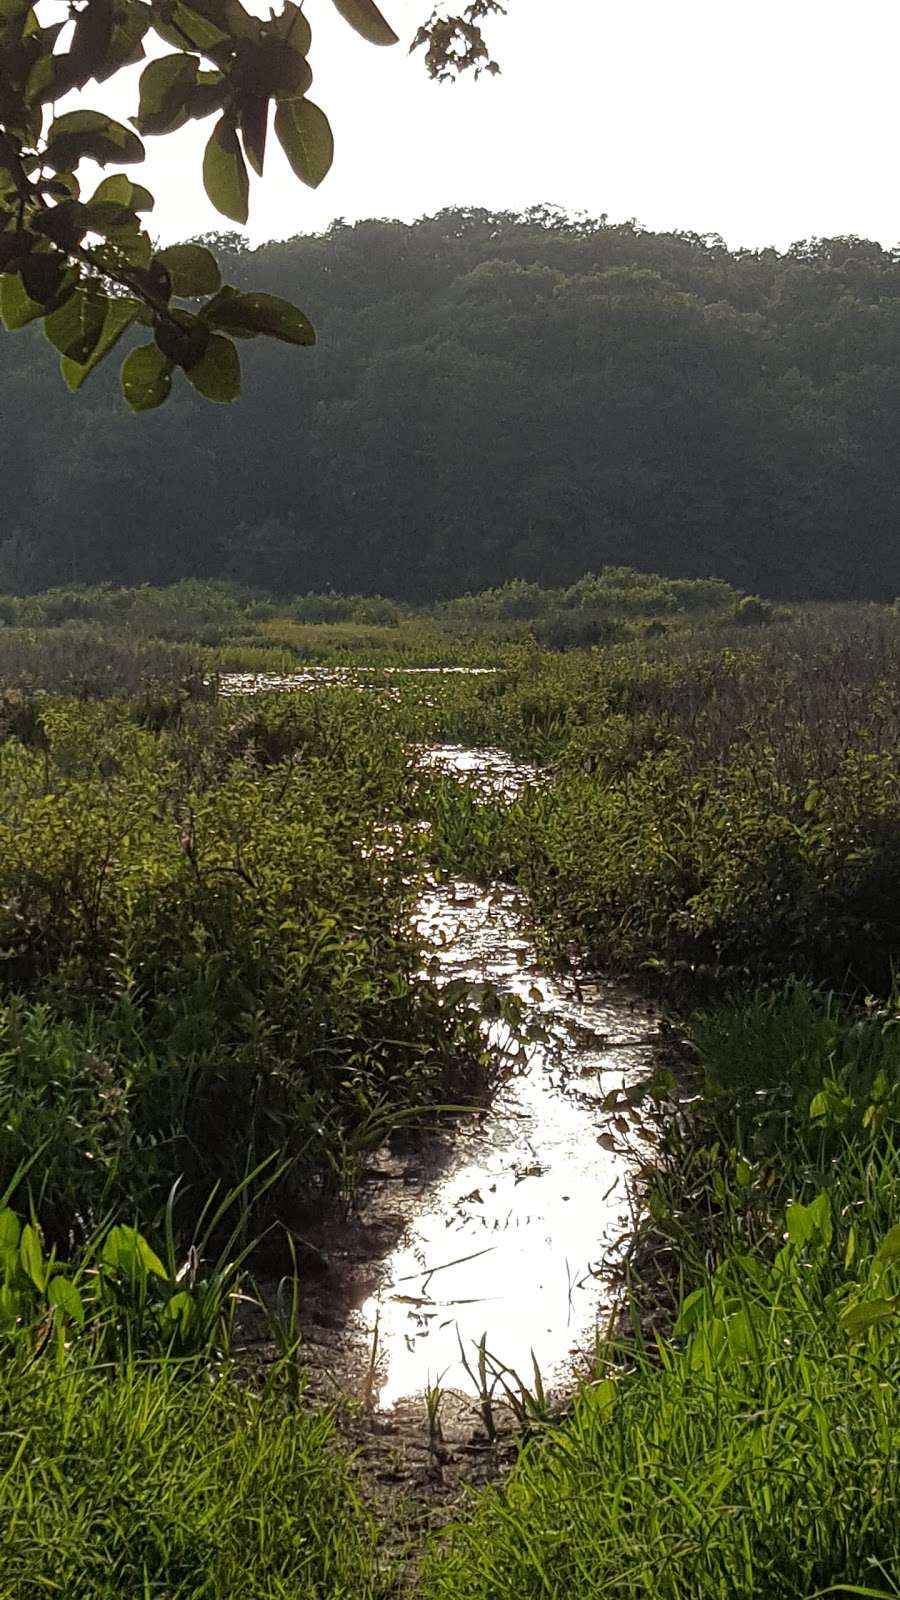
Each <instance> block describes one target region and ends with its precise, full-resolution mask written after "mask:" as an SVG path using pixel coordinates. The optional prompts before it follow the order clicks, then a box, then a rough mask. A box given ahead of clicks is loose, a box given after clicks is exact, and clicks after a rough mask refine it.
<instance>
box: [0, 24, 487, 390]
mask: <svg viewBox="0 0 900 1600" xmlns="http://www.w3.org/2000/svg"><path fill="white" fill-rule="evenodd" d="M333 4H334V5H335V7H336V9H337V10H338V11H339V12H340V13H341V15H342V16H343V17H344V18H345V19H346V21H347V22H349V23H350V24H351V26H352V27H353V28H355V29H356V31H357V32H358V33H360V34H361V35H362V36H363V38H365V39H366V40H368V41H369V42H370V43H371V44H377V45H389V44H394V43H396V42H397V36H396V34H395V33H394V31H393V29H392V28H391V26H390V24H389V23H388V22H387V21H386V19H385V17H384V16H383V15H382V13H381V11H380V10H379V9H378V7H377V5H376V4H375V0H333ZM498 9H500V8H499V6H498V5H497V4H496V0H473V4H471V5H470V6H469V8H468V10H467V12H466V14H465V16H464V17H453V18H446V17H444V16H442V15H437V14H436V15H435V16H434V17H432V19H431V21H430V22H429V23H428V24H427V25H426V27H425V28H424V29H422V30H420V34H419V35H417V38H416V40H415V41H414V48H415V47H416V46H417V45H420V44H424V45H425V46H426V48H427V51H428V55H427V62H428V67H429V70H430V71H431V73H432V76H445V75H446V74H447V72H448V71H452V70H456V71H459V70H464V69H465V68H466V67H469V66H474V67H475V69H476V71H478V70H480V69H481V67H483V66H484V64H485V58H486V55H487V52H486V50H485V49H484V48H483V47H482V48H481V49H480V50H479V46H478V39H479V38H480V27H479V18H480V17H481V16H483V15H486V14H487V12H488V11H491V10H498ZM54 11H55V12H56V13H57V17H56V20H53V21H49V20H45V15H47V14H52V13H53V12H54ZM448 30H449V31H448ZM473 30H474V32H473ZM153 35H155V36H156V38H157V40H161V41H162V42H163V43H164V44H165V45H167V46H168V47H169V51H168V53H166V54H164V55H161V56H154V58H153V59H151V60H149V61H148V63H147V65H146V66H145V67H144V70H143V72H142V73H141V78H140V96H139V104H138V109H137V115H136V116H135V117H134V118H133V119H132V122H133V127H126V126H125V125H123V124H122V123H119V122H116V121H114V120H113V119H112V118H111V117H108V116H107V115H106V114H105V113H103V112H101V111H95V110H91V109H89V108H87V107H86V106H83V105H81V104H77V101H80V99H81V98H82V97H83V96H82V92H83V91H84V89H85V86H86V85H87V84H88V83H90V82H91V81H95V82H97V83H104V82H106V81H107V80H109V79H112V78H114V77H115V76H116V74H117V73H119V72H121V71H122V70H123V69H124V68H126V67H130V66H132V65H134V64H135V63H136V62H139V61H140V60H142V59H143V58H144V57H145V55H146V53H147V51H146V45H147V42H148V41H149V39H150V38H151V37H152V36H153ZM311 42H312V34H311V29H310V25H309V22H308V21H307V19H306V16H305V14H304V12H303V9H302V7H301V5H297V4H295V3H294V0H282V5H281V10H280V11H278V12H276V11H275V10H274V9H273V10H272V11H270V12H269V14H268V16H266V17H256V16H252V15H251V14H250V13H249V12H248V11H246V10H245V9H244V7H243V5H242V4H241V3H240V0H190V3H188V0H44V3H43V4H42V6H41V16H40V19H39V18H38V15H37V13H36V12H35V10H34V9H33V8H32V6H31V4H30V3H29V0H0V318H2V322H3V325H4V327H5V328H7V329H9V330H14V329H18V328H22V327H24V326H25V325H26V324H27V323H30V322H34V321H37V320H39V319H41V320H43V325H44V330H45V332H46V335H47V338H48V339H49V340H50V343H51V344H52V345H54V346H55V348H56V349H57V350H58V351H59V353H60V358H61V367H62V373H63V377H64V378H65V381H66V383H67V385H68V387H69V388H70V389H73V390H74V389H78V388H80V386H81V385H82V384H83V383H84V381H85V379H86V378H87V377H89V376H90V374H91V372H92V371H93V370H94V368H95V367H97V366H98V365H99V363H100V362H101V361H102V360H103V359H104V358H105V357H106V356H108V355H109V353H110V352H111V350H112V349H113V347H114V346H115V345H116V344H117V342H118V340H119V339H120V338H121V337H122V335H123V334H124V333H125V332H126V330H127V329H129V328H131V327H132V326H133V325H135V324H137V325H139V326H143V327H145V328H146V329H147V330H148V333H149V340H148V342H147V343H145V344H142V345H140V346H138V347H137V348H136V349H134V350H132V351H131V352H130V353H129V355H128V356H127V357H126V359H125V362H124V364H123V367H122V389H123V392H124V395H125V398H126V400H127V401H128V403H129V405H130V406H132V407H133V408H134V409H135V410H136V411H146V410H150V409H152V408H153V407H154V406H158V405H160V404H161V403H162V402H163V401H164V400H165V399H166V398H167V396H168V394H169V392H170V390H171V387H172V378H173V374H174V372H175V369H176V368H180V369H181V370H182V371H183V372H184V373H185V375H186V377H187V379H188V381H189V382H190V383H191V384H192V385H193V386H194V388H195V389H197V390H198V391H199V392H200V393H201V394H203V395H205V396H207V397H208V398H209V399H211V400H233V399H234V398H235V397H236V395H237V394H238V393H239V391H240V362H239V358H238V353H237V347H236V345H235V343H234V340H235V339H237V338H253V337H255V336H256V335H259V334H266V335H268V336H269V337H271V338H274V339H280V340H283V341H284V342H286V343H288V344H296V345H310V344H313V343H314V342H315V333H314V331H313V328H312V325H311V323H310V322H309V320H308V318H307V317H305V316H304V314H303V313H302V312H301V311H299V310H298V309H297V308H296V307H295V306H293V305H291V304H290V303H289V302H288V301H286V300H282V299H280V298H278V297H276V296H274V295H267V294H245V293H239V292H238V291H237V290H236V289H233V288H231V287H229V286H228V285H223V284H222V281H221V276H220V273H219V268H218V265H217V263H216V260H215V258H214V256H213V255H212V253H211V252H210V251H209V250H208V249H206V248H205V246H202V245H198V244H184V245H175V246H172V247H171V248H169V249H165V250H159V249H156V248H155V247H154V244H153V241H152V239H151V237H150V234H149V233H148V231H147V228H146V226H145V221H144V219H145V217H146V215H147V213H148V212H150V211H152V209H153V205H154V197H153V195H152V194H151V193H150V192H149V190H147V189H146V188H144V187H143V186H142V185H141V184H138V183H135V182H134V181H133V180H132V179H131V177H130V176H129V175H128V173H127V172H124V171H114V172H112V173H111V174H110V175H109V176H106V177H104V178H103V180H102V181H101V182H100V184H99V186H98V187H97V188H95V189H94V191H93V193H92V194H90V195H87V194H85V193H83V191H82V185H81V182H80V181H79V176H78V173H79V168H80V166H81V163H82V162H84V161H91V162H94V163H95V164H96V165H98V166H100V167H103V168H106V167H115V168H119V167H131V166H134V165H136V164H138V163H140V162H141V161H143V159H144V154H145V151H144V144H143V138H144V137H147V136H151V137H152V136H165V135H167V134H171V133H174V132H175V130H176V129H178V128H181V127H183V126H184V125H185V124H186V123H187V122H190V121H193V120H201V119H206V118H209V117H214V118H215V121H214V123H213V127H212V131H211V133H210V135H209V138H208V141H207V144H206V149H205V153H204V156H203V182H204V186H205V188H206V192H207V194H208V196H209V198H210V200H211V202H212V204H213V205H214V206H215V207H216V209H217V210H218V211H220V212H221V213H222V215H223V216H226V217H228V218H230V219H231V220H232V221H234V222H239V223H244V222H246V221H247V216H248V211H249V201H250V171H251V170H252V171H253V172H254V173H255V174H256V175H257V176H259V177H261V176H262V173H263V167H264V163H265V155H266V142H267V136H268V132H269V127H270V124H271V125H272V127H273V128H274V133H275V136H276V138H277V139H278V141H279V143H280V144H281V146H282V149H283V150H284V153H285V155H286V157H287V160H288V162H289V164H290V166H291V169H292V170H293V172H294V173H295V174H296V176H297V177H298V178H299V179H300V180H301V182H302V183H305V184H308V185H310V186H311V187H313V188H315V187H316V186H317V185H318V184H320V183H321V182H322V179H323V178H324V177H325V175H326V173H327V172H328V170H329V168H330V167H331V163H332V157H333V153H334V141H333V139H332V134H331V128H330V126H329V123H328V118H327V117H326V115H325V113H324V111H322V110H321V109H320V107H319V106H318V105H316V103H315V101H313V100H311V99H310V98H309V90H310V88H311V85H312V76H313V75H312V70H311V68H310V65H309V59H308V58H309V51H310V46H311ZM460 42H461V47H459V48H458V46H459V45H460ZM491 66H493V64H492V63H491ZM65 96H74V97H76V109H73V110H68V111H63V112H62V113H61V114H59V115H57V114H56V111H55V105H56V102H58V101H60V100H62V99H63V98H64V97H65ZM135 130H136V131H135ZM184 302H188V304H185V303H184Z"/></svg>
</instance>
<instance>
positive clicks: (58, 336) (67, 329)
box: [44, 285, 107, 364]
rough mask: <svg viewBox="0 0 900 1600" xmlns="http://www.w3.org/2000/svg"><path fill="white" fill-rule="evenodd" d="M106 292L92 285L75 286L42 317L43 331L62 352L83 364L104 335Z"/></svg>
mask: <svg viewBox="0 0 900 1600" xmlns="http://www.w3.org/2000/svg"><path fill="white" fill-rule="evenodd" d="M106 306H107V299H106V295H105V294H104V293H103V292H102V291H101V290H98V289H97V288H96V287H94V286H93V285H91V286H89V287H86V288H81V289H76V291H75V293H74V294H72V295H70V296H69V298H68V300H66V301H65V303H64V304H63V305H61V306H59V307H58V309H57V310H56V311H52V312H51V313H50V315H49V316H48V317H45V319H44V332H45V334H46V335H47V338H48V339H49V340H50V343H51V344H52V345H55V346H56V349H57V350H59V352H60V354H61V355H64V356H68V357H69V358H70V359H71V360H72V361H75V362H78V363H79V364H83V363H84V362H85V361H87V359H88V356H89V355H90V354H91V352H92V350H94V348H95V347H96V345H97V342H98V340H99V339H100V338H101V336H102V334H103V326H104V323H105V321H106Z"/></svg>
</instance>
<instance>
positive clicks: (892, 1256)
mask: <svg viewBox="0 0 900 1600" xmlns="http://www.w3.org/2000/svg"><path fill="white" fill-rule="evenodd" d="M898 1256H900V1222H898V1223H895V1225H894V1227H893V1228H891V1230H890V1232H889V1233H886V1234H885V1236H884V1238H883V1239H882V1241H881V1244H880V1245H879V1246H878V1250H877V1252H876V1255H875V1260H876V1261H896V1259H897V1257H898Z"/></svg>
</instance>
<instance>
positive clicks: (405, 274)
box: [0, 211, 900, 599]
mask: <svg viewBox="0 0 900 1600" xmlns="http://www.w3.org/2000/svg"><path fill="white" fill-rule="evenodd" d="M219 245H220V251H221V254H222V256H223V258H224V259H223V268H224V271H225V273H226V276H227V277H228V278H229V279H230V281H232V282H235V283H237V284H239V285H241V286H244V287H249V286H254V287H259V288H265V289H268V290H271V291H274V292H276V293H279V294H283V295H286V296H288V297H289V298H291V299H295V300H296V301H297V302H298V303H299V304H300V305H302V306H303V308H304V309H305V310H306V311H307V312H309V314H310V315H311V316H312V317H313V320H314V321H315V323H316V327H317V330H318V334H319V344H318V347H317V348H316V349H315V350H314V351H293V350H284V349H281V348H278V347H271V348H259V349H257V348H255V347H253V346H250V347H248V348H247V352H246V358H245V362H246V379H245V393H244V397H243V398H242V399H241V401H240V402H238V403H237V404H236V405H235V406H233V407H229V408H225V407H216V406H212V405H209V404H207V403H204V402H202V401H198V400H197V399H196V398H194V397H192V396H191V395H190V394H188V393H185V392H182V393H179V394H178V396H177V398H174V399H173V401H172V402H171V403H170V404H169V406H167V407H166V408H165V409H164V410H162V411H161V412H159V413H157V414H152V415H150V416H145V417H142V418H140V419H136V418H134V417H133V416H131V415H128V414H126V413H125V411H124V408H123V406H122V404H121V402H120V401H119V400H118V398H117V397H116V393H115V379H116V375H115V373H114V372H113V373H110V374H102V373H100V374H97V375H96V377H95V378H93V379H92V380H91V384H90V386H89V387H88V388H87V389H86V390H85V391H84V392H83V393H82V394H81V395H79V396H77V397H75V398H72V397H70V396H69V395H68V394H67V393H66V391H65V389H64V388H63V386H62V384H61V383H60V381H59V378H58V375H57V373H56V370H55V359H54V354H53V352H52V350H51V349H50V347H49V346H48V345H47V344H46V342H45V341H44V339H43V337H42V336H41V335H40V334H38V333H32V334H31V335H30V336H29V334H28V333H25V334H17V335H15V336H11V337H6V336H4V338H3V342H2V358H3V359H2V369H0V419H2V430H0V471H2V481H3V498H2V518H0V589H7V590H9V589H18V590H27V589H31V588H39V587H43V586H46V585H48V584H52V583H59V582H71V581H79V582H92V581H97V580H101V579H109V580H111V581H114V582H119V583H139V582H144V581H150V582H157V583H159V582H169V581H172V580H175V579H178V578H181V577H185V576H190V575H198V576H214V575H221V576H227V577H231V578H235V579H238V580H241V581H244V582H250V583H254V584H259V585H261V586H263V587H265V588H269V589H272V590H275V591H278V590H281V591H293V592H300V591H304V590H308V589H325V588H329V587H333V588H335V589H340V590H355V591H364V592H365V591H380V592H382V593H386V594H392V595H395V596H398V597H400V598H406V599H424V598H428V597H431V596H441V595H446V594H453V593H460V592H462V591H464V590H466V589H479V588H484V587H486V586H488V585H492V584H496V583H500V582H502V581H504V580H505V579H507V578H510V577H513V576H518V577H524V578H528V579H534V580H538V581H541V582H543V583H546V584H564V583H569V582H571V581H572V580H573V579H575V578H577V577H578V576H579V574H581V573H583V572H585V571H587V570H595V571H596V570H597V569H598V568H600V567H601V566H602V565H604V564H606V563H627V564H629V565H632V566H635V567H638V568H640V569H643V570H648V571H650V570H652V571H657V572H662V573H665V574H668V575H672V576H685V577H693V576H706V575H710V574H714V575H715V576H717V577H720V578H724V579H727V580H728V581H729V582H732V583H734V584H737V585H738V586H740V587H741V588H743V589H750V590H756V591H759V592H761V593H764V594H769V595H773V596H784V597H802V596H820V597H838V596H845V597H855V598H867V597H870V598H878V599H885V598H891V597H893V596H894V595H895V594H898V593H900V541H898V537H897V523H898V491H900V449H898V444H900V251H890V250H885V249H883V248H881V247H880V246H879V245H877V244H873V243H870V242H868V241H865V240H859V239H853V238H850V239H831V240H816V241H813V242H811V243H806V244H800V245H796V246H794V247H793V248H792V249H791V250H789V251H788V252H786V253H784V254H779V253H778V252H776V251H775V250H763V251H728V250H726V249H725V247H724V245H723V244H722V243H721V241H720V240H718V239H716V238H714V237H704V238H700V237H698V236H696V235H691V234H654V233H649V232H645V231H642V230H641V229H640V228H638V227H636V226H634V225H632V224H622V225H610V224H607V223H605V222H599V223H593V222H592V223H582V222H571V221H569V220H566V219H565V218H562V217H559V216H556V215H555V214H554V213H548V212H545V211H539V212H533V213H530V214H529V215H527V216H526V217H516V216H512V215H493V214H491V213H488V212H484V211H448V212H444V213H441V214H440V215H439V216H436V217H433V218H429V219H426V220H423V221H421V222H418V223H416V224H414V225H406V224H403V223H399V222H366V223H361V224H358V225H356V226H353V227H350V226H345V225H343V224H336V225H335V226H334V227H333V228H332V229H331V230H330V231H329V233H328V234H327V235H324V236H321V237H310V238H303V237H301V238H296V239H293V240H290V241H288V242H286V243H277V244H270V245H266V246H264V247H262V248H261V249H259V250H256V251H246V250H243V249H242V248H241V247H240V242H239V241H237V240H235V239H234V238H228V239H225V240H221V241H219Z"/></svg>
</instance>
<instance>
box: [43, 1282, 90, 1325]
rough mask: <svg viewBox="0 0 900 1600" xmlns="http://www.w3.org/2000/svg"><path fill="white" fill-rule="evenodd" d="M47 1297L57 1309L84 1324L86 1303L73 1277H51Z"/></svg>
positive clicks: (74, 1320) (79, 1323)
mask: <svg viewBox="0 0 900 1600" xmlns="http://www.w3.org/2000/svg"><path fill="white" fill-rule="evenodd" d="M47 1299H48V1301H49V1302H50V1304H51V1306H53V1307H54V1309H55V1310H57V1311H62V1312H63V1313H64V1315H65V1316H67V1317H71V1319H72V1321H73V1322H77V1323H78V1326H79V1328H81V1327H83V1326H84V1303H83V1301H82V1298H81V1295H80V1294H79V1293H78V1290H77V1289H76V1287H75V1285H74V1283H73V1282H72V1280H71V1278H51V1279H50V1286H49V1288H48V1290H47Z"/></svg>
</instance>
